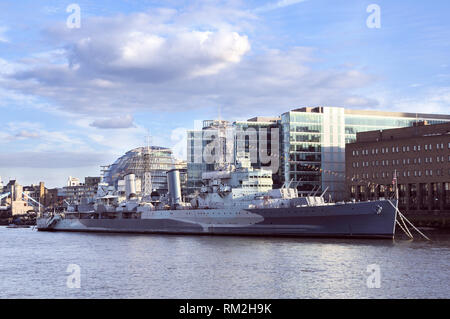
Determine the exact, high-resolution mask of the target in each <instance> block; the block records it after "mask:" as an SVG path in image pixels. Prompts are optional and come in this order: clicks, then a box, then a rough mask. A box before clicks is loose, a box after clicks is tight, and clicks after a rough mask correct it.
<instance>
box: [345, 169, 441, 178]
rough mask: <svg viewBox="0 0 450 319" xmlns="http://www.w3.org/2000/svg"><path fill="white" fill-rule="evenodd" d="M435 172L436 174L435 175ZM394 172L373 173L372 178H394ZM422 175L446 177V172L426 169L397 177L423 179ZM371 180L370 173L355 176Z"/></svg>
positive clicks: (407, 172) (400, 174)
mask: <svg viewBox="0 0 450 319" xmlns="http://www.w3.org/2000/svg"><path fill="white" fill-rule="evenodd" d="M433 172H434V173H433ZM394 174H395V173H394V172H392V173H390V172H380V173H379V172H376V173H372V178H390V177H394ZM422 174H423V175H424V176H433V174H435V175H436V176H444V175H445V171H444V170H443V169H441V168H438V169H435V170H432V169H426V170H424V171H423V173H422V171H421V170H419V171H417V170H415V171H403V172H402V171H397V177H401V176H403V177H411V176H414V177H421V176H422ZM448 175H450V169H449V170H448ZM359 178H362V179H369V173H362V174H361V175H360V174H355V175H353V179H359Z"/></svg>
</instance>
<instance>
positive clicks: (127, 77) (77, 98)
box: [0, 0, 450, 187]
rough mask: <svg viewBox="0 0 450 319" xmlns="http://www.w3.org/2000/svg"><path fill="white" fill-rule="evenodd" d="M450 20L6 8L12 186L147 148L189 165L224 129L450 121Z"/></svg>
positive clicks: (408, 13)
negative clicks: (202, 130) (285, 119)
mask: <svg viewBox="0 0 450 319" xmlns="http://www.w3.org/2000/svg"><path fill="white" fill-rule="evenodd" d="M72 4H75V5H76V6H75V7H77V8H79V16H78V15H77V13H78V11H77V10H74V9H73V6H71V5H72ZM374 4H375V5H376V8H378V9H377V10H375V11H374V10H373V9H370V8H373V5H374ZM68 9H70V10H68ZM449 12H450V2H449V1H447V0H434V1H410V0H396V1H388V0H370V1H363V0H359V1H355V0H303V1H302V0H264V1H255V0H252V1H240V0H229V1H226V0H224V1H218V0H191V1H179V0H177V1H175V0H173V1H172V0H169V1H145V0H139V1H134V0H121V1H120V0H114V1H112V0H111V1H106V0H103V1H101V0H97V1H84V0H83V1H76V0H71V1H53V0H21V1H14V0H1V1H0V176H1V178H2V180H3V181H4V182H5V181H7V180H8V179H17V180H18V181H19V182H20V183H22V184H24V185H27V184H32V183H34V184H36V183H38V182H39V181H44V182H45V183H46V185H47V186H49V187H61V186H64V184H65V182H66V180H67V177H68V176H76V177H79V178H84V177H85V176H98V175H99V174H100V165H107V164H112V163H113V162H114V161H115V159H116V158H118V157H119V156H121V155H123V154H124V153H125V152H126V151H128V150H130V149H132V148H134V147H138V146H143V145H145V144H146V136H147V135H150V136H151V144H152V145H159V146H166V147H172V148H173V149H174V152H175V154H176V155H177V156H178V157H179V158H181V159H182V158H183V157H184V156H185V151H186V142H185V138H186V136H185V132H186V130H187V129H193V128H194V123H195V121H199V120H204V119H213V118H218V117H219V116H220V117H221V118H223V119H227V120H231V121H233V120H245V119H248V118H250V117H254V116H279V115H280V114H281V113H283V112H286V111H289V110H291V109H294V108H298V107H303V106H318V105H322V106H341V107H347V108H353V109H367V110H370V109H376V110H388V111H408V112H423V113H441V114H449V113H450V20H449V19H448V13H449ZM378 13H379V15H377V14H378ZM78 17H79V19H78ZM378 18H379V19H378ZM78 22H79V24H78Z"/></svg>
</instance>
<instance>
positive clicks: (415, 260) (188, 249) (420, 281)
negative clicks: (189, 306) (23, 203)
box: [0, 227, 450, 298]
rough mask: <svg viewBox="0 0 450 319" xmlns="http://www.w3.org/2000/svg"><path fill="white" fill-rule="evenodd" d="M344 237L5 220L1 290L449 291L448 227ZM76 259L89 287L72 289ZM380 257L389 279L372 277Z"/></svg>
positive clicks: (27, 293) (217, 293) (169, 293)
mask: <svg viewBox="0 0 450 319" xmlns="http://www.w3.org/2000/svg"><path fill="white" fill-rule="evenodd" d="M427 234H428V235H430V236H431V237H432V238H433V239H434V240H433V241H432V242H425V241H419V240H417V241H412V242H411V241H406V240H395V241H392V240H339V239H292V238H291V239H284V238H252V237H204V236H172V235H168V236H165V235H129V234H126V235H121V234H88V233H46V232H37V231H35V230H32V229H31V228H30V229H10V228H6V227H0V297H1V298H449V297H450V288H449V286H450V235H449V234H439V233H436V231H428V232H427ZM69 264H77V265H79V266H80V268H81V288H80V289H69V288H67V285H66V281H67V277H68V275H69V273H67V272H66V271H67V267H68V265H69ZM369 264H378V265H379V266H380V270H381V287H380V288H378V289H376V288H375V289H369V288H367V285H366V280H367V276H369V273H367V272H366V271H367V265H369Z"/></svg>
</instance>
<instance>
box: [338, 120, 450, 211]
mask: <svg viewBox="0 0 450 319" xmlns="http://www.w3.org/2000/svg"><path fill="white" fill-rule="evenodd" d="M346 158H347V163H346V172H347V176H346V177H347V178H346V185H347V186H346V189H347V197H348V198H353V199H356V200H370V199H377V198H380V197H385V198H386V197H389V196H392V195H393V192H394V187H393V184H394V179H395V177H396V179H397V184H398V190H399V208H400V209H401V210H407V211H408V212H414V211H431V210H440V211H444V210H450V123H443V124H435V125H430V124H429V123H428V122H419V123H414V124H413V126H410V127H406V128H398V129H388V130H376V131H369V132H363V133H358V134H357V137H356V141H355V142H354V143H350V144H347V146H346ZM395 174H396V175H395Z"/></svg>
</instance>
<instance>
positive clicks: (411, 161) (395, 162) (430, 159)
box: [352, 155, 450, 168]
mask: <svg viewBox="0 0 450 319" xmlns="http://www.w3.org/2000/svg"><path fill="white" fill-rule="evenodd" d="M448 161H449V162H450V155H449V156H448ZM424 162H425V163H427V164H431V163H433V157H425V158H424ZM436 162H437V163H444V162H445V158H444V156H436ZM391 163H392V164H391ZM402 163H403V165H409V164H421V163H422V160H421V158H420V157H417V158H412V159H410V158H404V159H403V160H402ZM389 165H393V166H394V165H400V160H399V159H394V160H381V161H378V160H376V161H372V166H389ZM361 166H362V167H369V166H370V162H369V161H365V162H361ZM352 167H353V168H358V167H359V162H352Z"/></svg>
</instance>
